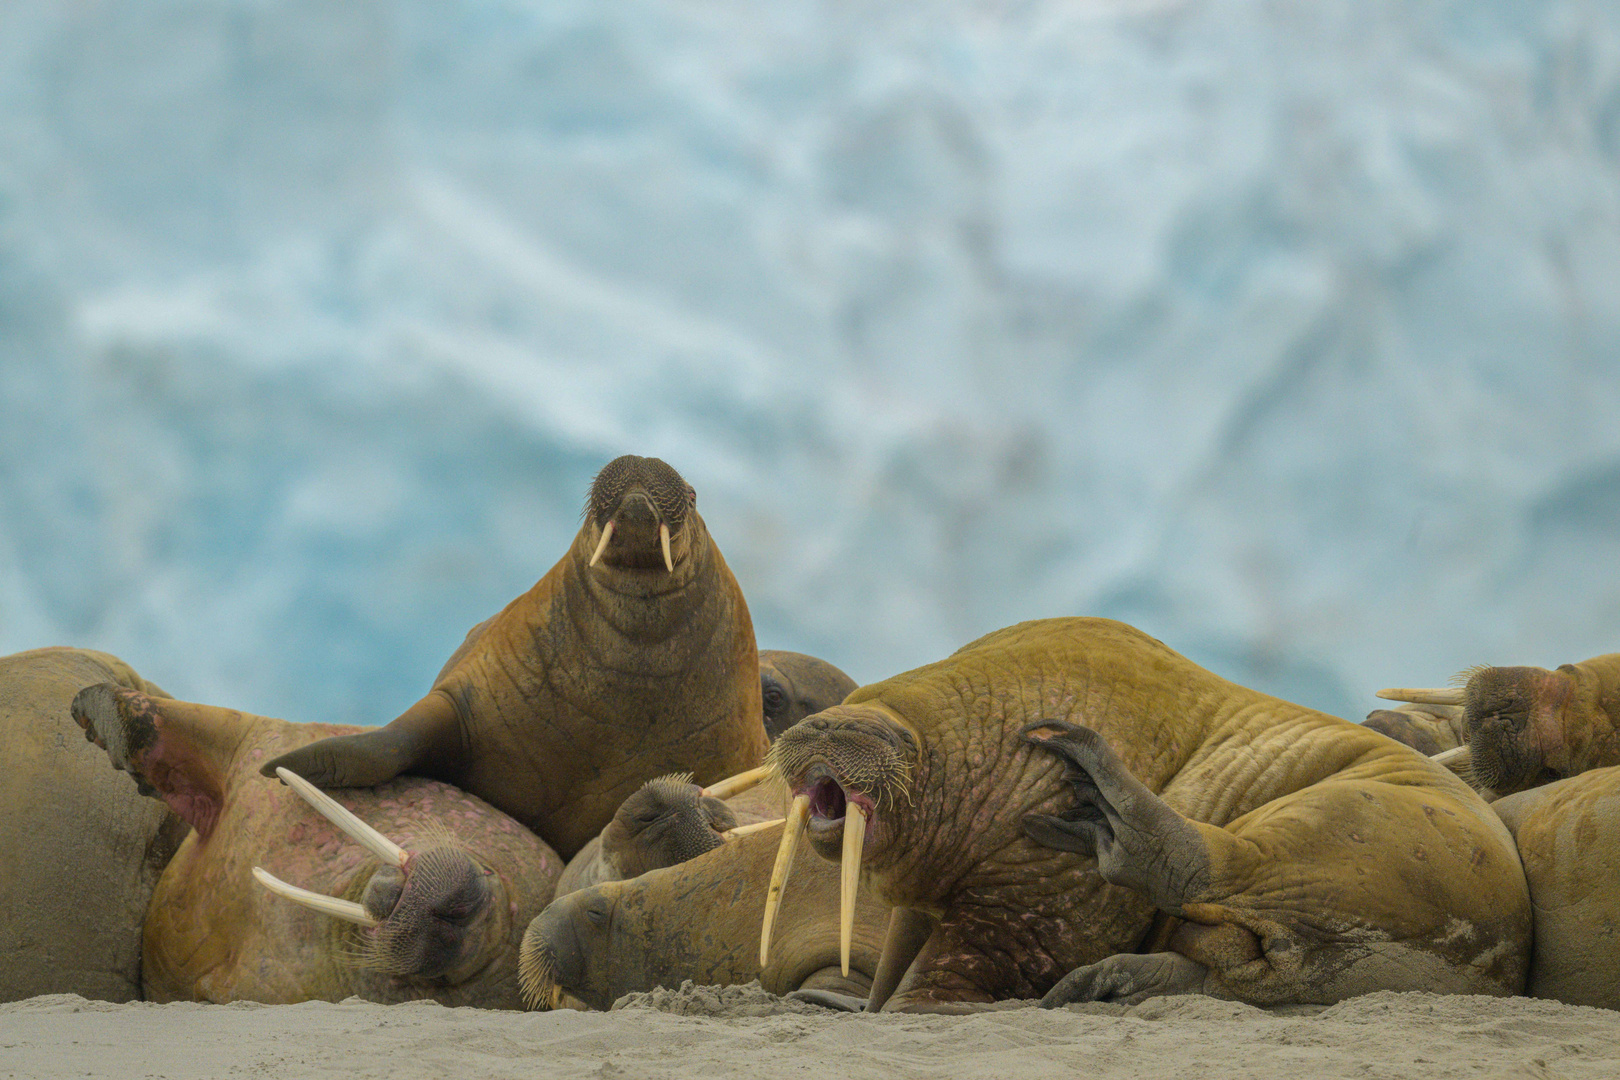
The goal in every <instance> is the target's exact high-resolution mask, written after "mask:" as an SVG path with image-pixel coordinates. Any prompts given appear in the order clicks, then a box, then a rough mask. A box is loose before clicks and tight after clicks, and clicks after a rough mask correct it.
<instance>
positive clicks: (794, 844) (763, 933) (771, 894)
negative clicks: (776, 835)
mask: <svg viewBox="0 0 1620 1080" xmlns="http://www.w3.org/2000/svg"><path fill="white" fill-rule="evenodd" d="M809 823H810V796H808V795H795V796H794V797H793V805H792V806H790V807H788V814H787V817H786V818H785V819H784V824H783V826H782V843H781V845H780V846H779V847H778V848H777V849H776V865H775V866H773V867H771V887H770V889H769V890H767V891H766V893H765V916H764V918H763V919H761V920H760V927H759V966H760V967H764V966H765V965H766V964H768V963H770V959H771V930H772V929H773V928H774V927H775V925H776V909H777V907H778V906H780V905H781V903H782V890H783V889H784V888H785V887H786V886H787V878H788V871H789V870H792V869H793V855H794V852H795V851H797V850H798V847H799V836H800V834H802V833H803V832H804V830H805V827H806V826H807V825H809Z"/></svg>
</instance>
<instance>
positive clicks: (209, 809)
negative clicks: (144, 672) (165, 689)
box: [132, 710, 224, 840]
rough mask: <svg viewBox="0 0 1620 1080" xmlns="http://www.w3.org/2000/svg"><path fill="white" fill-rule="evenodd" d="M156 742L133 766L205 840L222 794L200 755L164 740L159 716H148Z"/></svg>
mask: <svg viewBox="0 0 1620 1080" xmlns="http://www.w3.org/2000/svg"><path fill="white" fill-rule="evenodd" d="M148 716H149V718H150V720H151V723H152V728H153V730H154V731H155V732H156V734H157V738H156V740H155V741H153V742H152V743H151V744H150V745H149V746H147V747H146V748H145V749H144V750H142V751H140V752H139V754H138V755H137V757H136V759H135V760H134V761H133V762H132V764H133V765H134V766H135V767H136V768H137V769H139V770H140V773H141V776H142V777H143V778H144V779H145V780H146V782H147V783H148V784H151V785H152V786H153V787H154V788H156V789H157V793H158V795H159V797H161V798H162V799H163V801H164V802H165V803H167V804H168V806H169V809H170V810H173V811H174V812H175V813H176V814H178V815H180V817H181V819H182V820H184V821H185V822H186V823H187V824H189V825H190V826H191V827H192V828H193V829H196V830H197V838H198V839H199V840H207V839H208V837H209V835H210V834H212V833H213V831H214V825H215V823H216V822H217V821H218V820H219V811H220V806H221V804H222V802H223V801H224V793H223V792H222V791H221V790H220V787H219V782H218V779H217V778H216V777H214V776H213V774H212V773H211V772H210V770H209V768H208V766H207V764H206V763H205V762H204V761H203V758H202V756H201V755H199V754H198V753H197V752H196V751H194V750H193V749H192V748H191V747H190V746H188V745H186V744H185V743H183V742H180V741H179V740H171V739H166V738H164V721H163V715H162V713H159V712H157V711H156V710H152V711H151V712H150V713H148Z"/></svg>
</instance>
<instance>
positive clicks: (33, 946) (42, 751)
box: [0, 648, 186, 1001]
mask: <svg viewBox="0 0 1620 1080" xmlns="http://www.w3.org/2000/svg"><path fill="white" fill-rule="evenodd" d="M108 681H111V682H114V683H116V684H118V685H120V686H124V687H129V688H131V689H139V690H145V691H146V692H148V693H151V694H155V695H161V694H162V693H163V691H161V690H160V689H158V688H157V687H156V686H154V685H153V684H152V683H149V682H147V681H146V680H144V679H142V678H141V677H140V676H139V675H137V674H136V673H135V672H134V671H133V670H132V669H131V668H130V667H129V665H127V664H125V663H124V662H123V661H122V660H119V659H118V658H117V657H114V656H109V655H108V654H106V653H99V652H90V651H88V650H84V649H62V648H55V649H35V650H32V651H30V652H24V653H17V654H15V655H13V656H7V657H3V658H0V759H3V760H4V761H5V768H3V769H0V807H3V808H4V812H3V813H0V882H3V884H0V1001H16V1000H20V999H22V998H26V997H33V996H35V995H36V994H78V995H80V996H81V997H87V998H95V999H99V1000H104V1001H133V1000H136V999H138V998H139V997H140V996H141V992H140V989H141V983H140V977H141V920H142V918H143V917H144V916H145V914H146V905H147V902H148V901H149V900H150V899H151V897H152V890H153V889H154V888H155V887H156V885H157V881H158V876H159V875H160V874H161V873H162V872H163V867H164V866H165V865H166V864H167V863H168V861H169V858H170V856H172V855H173V854H174V850H175V848H176V847H177V846H178V845H179V843H180V841H181V840H182V839H183V838H184V836H185V833H186V826H185V824H184V822H182V821H180V820H179V819H178V818H177V817H175V816H174V815H173V814H170V813H169V812H168V811H167V809H165V808H164V807H163V806H162V805H160V804H158V803H155V802H153V801H152V800H150V799H145V798H142V797H141V796H140V795H139V794H137V793H136V791H135V788H134V787H133V786H132V785H131V784H130V783H129V781H128V780H126V779H124V778H123V777H121V776H117V775H114V773H113V772H112V771H111V770H109V769H108V768H107V759H106V758H105V757H104V756H103V755H102V754H101V753H100V752H99V751H97V750H96V748H95V747H93V746H91V745H89V744H88V743H86V742H85V740H84V735H83V734H82V733H81V732H80V731H79V729H78V728H77V727H75V726H74V723H73V721H72V719H71V718H70V717H69V716H68V705H69V703H70V702H72V700H73V696H74V695H75V694H77V693H78V692H79V690H80V689H82V688H83V687H85V686H89V685H91V684H92V683H100V682H108Z"/></svg>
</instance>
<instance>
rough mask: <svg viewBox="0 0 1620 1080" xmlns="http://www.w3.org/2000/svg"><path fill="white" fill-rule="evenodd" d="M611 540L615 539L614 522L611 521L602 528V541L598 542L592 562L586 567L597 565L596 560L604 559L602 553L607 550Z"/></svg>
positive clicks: (592, 555) (592, 554)
mask: <svg viewBox="0 0 1620 1080" xmlns="http://www.w3.org/2000/svg"><path fill="white" fill-rule="evenodd" d="M611 539H613V522H611V521H610V522H608V523H607V524H606V525H604V526H602V539H601V540H599V541H597V543H596V550H595V551H594V552H592V553H591V561H590V562H588V563H586V564H585V565H586V566H595V565H596V560H598V559H600V558H601V557H602V552H604V551H606V550H607V546H608V541H609V540H611Z"/></svg>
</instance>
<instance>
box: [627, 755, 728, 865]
mask: <svg viewBox="0 0 1620 1080" xmlns="http://www.w3.org/2000/svg"><path fill="white" fill-rule="evenodd" d="M736 825H737V816H736V815H735V814H733V813H732V812H731V807H729V806H727V805H726V804H725V803H723V802H721V801H720V800H719V799H716V798H714V797H712V796H710V795H707V794H705V793H704V789H703V788H700V787H698V785H696V784H694V783H692V774H691V773H674V774H671V775H669V776H660V777H658V778H657V779H656V780H649V781H647V782H646V783H645V784H643V785H642V786H641V787H639V788H637V789H636V790H635V792H634V793H633V794H632V795H631V796H630V797H629V798H628V799H626V800H624V802H623V803H622V804H621V805H620V806H619V810H618V812H617V813H615V814H614V815H613V820H612V821H611V822H609V823H608V826H607V828H606V829H603V830H602V858H603V859H604V860H605V861H606V862H607V864H608V865H609V866H610V867H612V868H613V870H614V873H615V875H616V876H617V877H620V878H633V877H639V876H640V875H642V874H645V873H646V872H647V871H649V870H654V869H657V868H658V867H660V866H673V865H674V864H675V863H681V862H685V861H686V860H688V859H695V858H697V857H698V856H699V855H701V854H703V853H704V852H705V851H711V850H713V849H714V848H717V847H719V846H720V845H721V844H722V843H724V837H723V836H722V834H723V833H724V832H726V831H727V830H729V829H733V828H735V827H736Z"/></svg>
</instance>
